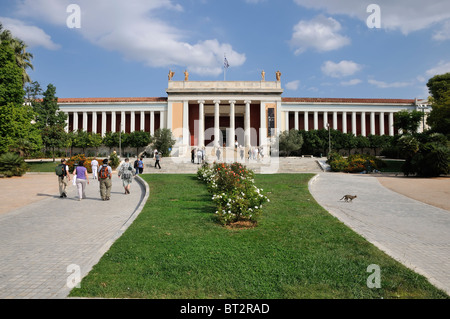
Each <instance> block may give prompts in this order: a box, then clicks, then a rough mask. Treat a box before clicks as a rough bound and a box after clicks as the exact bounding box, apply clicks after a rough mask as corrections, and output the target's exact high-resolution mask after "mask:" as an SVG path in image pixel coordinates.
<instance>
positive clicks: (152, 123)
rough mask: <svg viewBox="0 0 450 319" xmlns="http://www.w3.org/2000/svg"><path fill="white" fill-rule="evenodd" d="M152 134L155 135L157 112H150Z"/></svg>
mask: <svg viewBox="0 0 450 319" xmlns="http://www.w3.org/2000/svg"><path fill="white" fill-rule="evenodd" d="M150 134H151V135H153V134H155V112H154V111H151V112H150Z"/></svg>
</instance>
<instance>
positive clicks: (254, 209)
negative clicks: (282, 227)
mask: <svg viewBox="0 0 450 319" xmlns="http://www.w3.org/2000/svg"><path fill="white" fill-rule="evenodd" d="M197 176H198V178H199V179H200V180H203V181H204V182H206V183H207V185H208V190H209V192H210V193H211V194H212V195H213V196H212V200H213V201H214V203H215V204H216V207H217V211H216V214H217V217H218V219H219V221H220V222H221V223H222V224H224V225H230V224H233V223H238V222H251V223H252V224H256V222H257V219H258V217H259V216H260V214H261V210H262V204H263V203H265V202H267V201H269V199H268V198H267V197H266V196H265V195H263V194H262V191H263V190H262V189H259V188H258V187H256V186H255V185H254V179H253V177H254V173H253V171H251V170H249V169H247V168H246V167H245V166H243V165H242V164H240V163H233V164H225V163H214V164H213V165H212V166H211V167H210V166H209V165H208V164H204V165H202V167H200V168H199V170H198V171H197Z"/></svg>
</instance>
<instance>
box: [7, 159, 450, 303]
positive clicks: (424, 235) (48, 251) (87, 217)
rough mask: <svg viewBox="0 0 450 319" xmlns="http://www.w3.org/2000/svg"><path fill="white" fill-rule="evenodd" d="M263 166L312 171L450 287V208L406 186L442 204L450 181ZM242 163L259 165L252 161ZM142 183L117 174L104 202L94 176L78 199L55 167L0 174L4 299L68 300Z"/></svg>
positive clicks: (355, 223) (362, 229)
mask: <svg viewBox="0 0 450 319" xmlns="http://www.w3.org/2000/svg"><path fill="white" fill-rule="evenodd" d="M147 162H148V163H146V168H145V171H144V172H145V173H150V174H155V173H158V174H160V173H166V174H167V173H195V172H196V170H197V168H198V165H196V164H192V163H190V161H187V163H178V162H176V161H175V162H174V161H170V160H168V159H163V161H162V164H161V166H162V169H161V170H158V169H155V168H154V167H153V161H152V160H147ZM263 165H264V167H263V168H259V171H258V170H256V171H257V172H258V173H259V172H262V173H272V172H274V173H276V172H278V173H288V172H290V173H300V172H310V173H317V174H318V175H317V176H316V177H315V178H314V179H313V180H311V182H310V191H311V193H312V194H313V196H314V198H315V199H316V200H317V201H318V202H319V204H321V205H322V206H323V207H324V208H325V209H327V210H328V211H329V212H330V213H331V214H333V215H335V216H336V217H337V218H339V219H340V220H341V221H343V222H344V223H345V224H347V225H348V226H349V227H351V228H352V229H354V230H355V231H356V232H358V233H359V234H361V235H362V236H363V237H365V238H366V239H367V240H369V241H370V242H372V243H373V244H375V245H376V246H377V247H379V248H380V249H382V250H383V251H385V252H386V253H387V254H389V255H390V256H392V257H394V258H396V259H397V260H399V261H400V262H402V263H403V264H405V265H407V266H408V267H410V268H412V269H413V270H415V271H416V272H418V273H420V274H423V275H425V276H426V277H427V278H429V280H430V282H432V283H433V284H434V285H436V286H437V287H439V288H441V289H442V290H444V291H446V292H447V293H449V294H450V211H448V210H445V209H441V208H438V207H434V206H430V205H428V204H425V203H423V202H420V201H417V200H415V199H412V198H416V199H419V200H422V198H421V197H420V196H418V195H417V189H419V188H417V187H414V189H412V188H411V187H406V185H407V184H408V183H409V184H410V185H412V184H414V185H424V182H426V183H427V188H429V189H434V190H435V191H434V192H433V196H438V197H439V200H436V201H435V199H434V198H431V200H432V201H435V202H436V203H438V204H439V205H440V206H443V205H444V204H445V203H446V201H445V198H448V197H447V196H446V195H447V193H448V191H447V189H449V187H448V185H449V182H450V179H446V180H444V181H442V180H439V181H438V183H436V180H420V179H419V180H417V179H408V180H407V181H406V179H403V180H402V181H401V182H402V183H401V184H398V182H400V180H399V178H394V177H390V178H389V177H384V180H383V177H379V178H376V177H374V175H359V174H340V173H324V172H321V170H320V168H319V165H317V163H316V161H315V159H307V158H302V159H299V158H280V159H279V161H278V162H272V163H263ZM248 166H249V167H252V168H254V167H255V168H257V165H256V163H249V165H248ZM379 181H381V182H382V184H383V185H384V186H382V184H380V182H379ZM394 181H396V182H394ZM442 183H443V184H442ZM147 187H148V186H147V185H146V184H145V183H144V182H142V184H140V183H138V182H134V183H133V185H132V189H131V195H124V194H123V188H122V183H121V181H120V180H119V179H118V178H117V174H115V175H114V180H113V190H112V197H111V200H110V201H107V202H104V201H101V200H100V195H99V191H98V182H96V181H92V182H91V184H90V185H89V186H88V188H87V197H88V198H87V199H86V200H83V201H81V202H79V201H77V200H76V199H77V198H76V189H75V186H72V185H70V186H69V188H68V190H69V197H68V198H66V199H60V198H59V196H57V194H58V186H57V179H56V176H55V175H54V173H53V174H52V173H50V174H27V175H25V176H24V177H21V178H12V179H0V188H1V189H2V192H1V194H0V196H2V197H0V201H1V204H2V205H0V299H4V298H27V299H30V298H45V299H49V298H65V297H67V295H68V293H69V291H70V288H69V287H68V285H67V283H68V282H69V284H70V283H71V282H70V279H71V278H73V277H75V276H77V275H78V273H77V271H78V270H79V275H80V277H81V278H82V277H84V276H85V275H86V274H87V273H88V272H89V271H90V269H91V268H92V267H93V265H95V264H96V263H97V262H98V260H99V259H100V258H101V256H102V255H103V254H104V253H105V252H106V251H107V250H108V248H109V247H110V246H111V245H112V243H113V242H114V241H115V240H116V239H117V238H118V237H119V236H120V235H121V234H122V233H123V232H124V231H125V229H126V228H127V227H128V226H129V225H130V224H131V222H132V221H133V220H134V219H135V218H136V216H137V215H138V214H139V212H140V210H141V209H142V207H143V205H144V204H145V202H146V200H147V197H148V188H147ZM386 187H389V188H392V189H395V190H396V192H394V191H391V190H390V189H388V188H386ZM437 188H441V189H440V190H438V191H436V189H437ZM398 190H402V191H404V192H405V195H408V196H409V197H406V196H404V195H401V194H399V192H398ZM347 193H349V194H356V195H358V197H357V199H355V201H354V202H353V203H345V202H343V201H339V199H340V198H341V197H342V196H343V195H344V194H347ZM411 197H412V198H411ZM428 197H430V196H428ZM447 201H448V200H447ZM441 204H443V205H441ZM444 207H446V206H445V205H444Z"/></svg>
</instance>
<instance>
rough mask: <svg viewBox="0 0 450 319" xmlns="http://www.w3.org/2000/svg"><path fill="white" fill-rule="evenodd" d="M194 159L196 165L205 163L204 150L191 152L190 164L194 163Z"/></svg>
mask: <svg viewBox="0 0 450 319" xmlns="http://www.w3.org/2000/svg"><path fill="white" fill-rule="evenodd" d="M195 159H197V164H200V163H203V162H204V161H205V148H204V147H203V148H199V149H195V148H193V149H192V150H191V163H193V164H194V163H195Z"/></svg>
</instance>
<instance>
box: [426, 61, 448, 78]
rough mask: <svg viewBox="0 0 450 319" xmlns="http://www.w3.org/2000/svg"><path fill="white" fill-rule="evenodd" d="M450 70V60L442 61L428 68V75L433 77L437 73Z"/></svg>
mask: <svg viewBox="0 0 450 319" xmlns="http://www.w3.org/2000/svg"><path fill="white" fill-rule="evenodd" d="M447 72H450V62H444V61H441V62H439V63H438V65H436V66H435V67H433V68H431V69H429V70H427V71H426V72H425V73H426V75H427V76H428V77H429V78H431V77H433V76H435V75H439V74H444V73H447Z"/></svg>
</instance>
